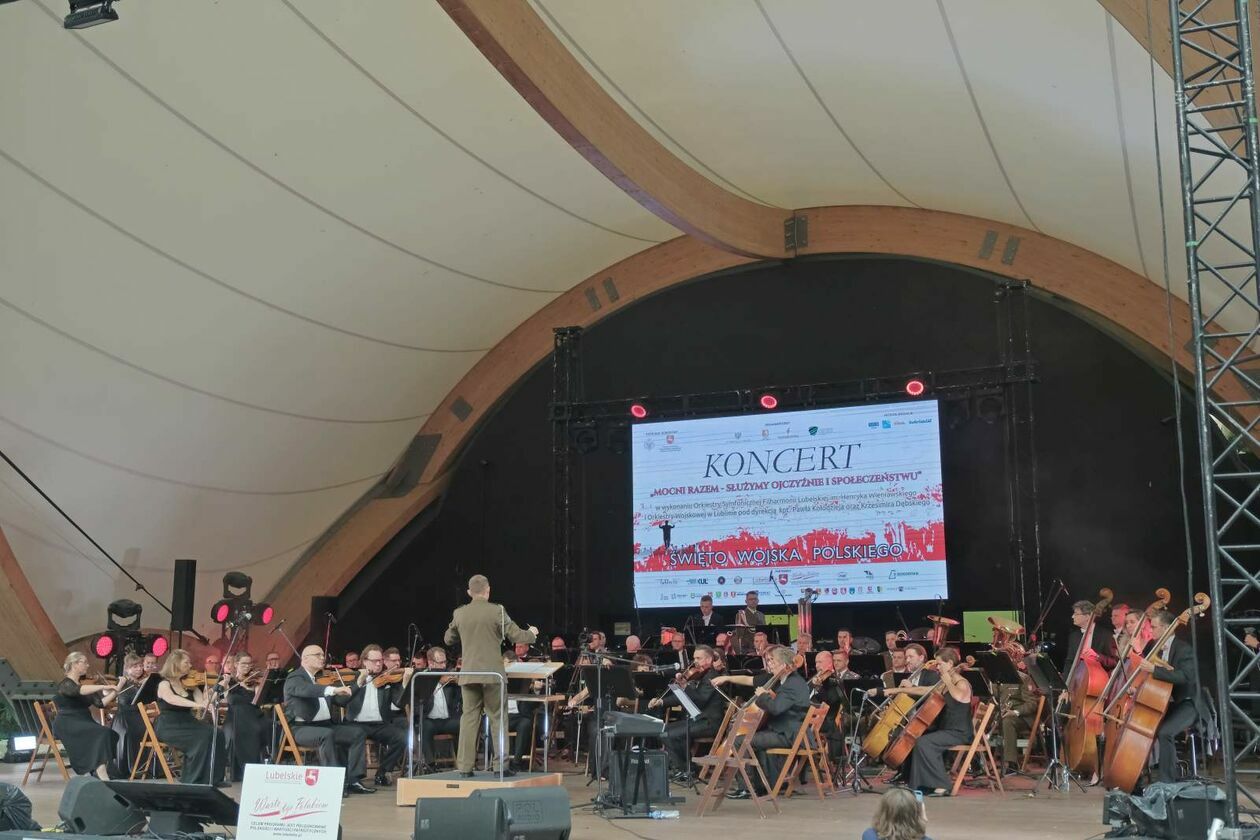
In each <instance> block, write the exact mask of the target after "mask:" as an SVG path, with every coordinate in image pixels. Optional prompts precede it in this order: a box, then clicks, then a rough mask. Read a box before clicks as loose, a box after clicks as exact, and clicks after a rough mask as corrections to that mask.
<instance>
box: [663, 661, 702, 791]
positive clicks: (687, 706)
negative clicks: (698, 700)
mask: <svg viewBox="0 0 1260 840" xmlns="http://www.w3.org/2000/svg"><path fill="white" fill-rule="evenodd" d="M669 691H670V693H671V694H673V695H674V698H675V699H676V700H677V701H678V705H680V706H682V707H683V711H685V712H686V713H687V716H686V717H684V718H683V755H685V756H687V766H686V767H684V768H683V773H685V774H686V777H687V778H686V779H685V780H684V784H685V785H686V786H687V787H689V788H691V790H692V791H693V792H695V790H696V780H695V777H693V776H692V775H691V722H692V721H693V720H695V719H696V718H698V717H700V707H699V706H697V705H696V704H695V702H694V701H693V700H692V699H691V698H690V697H688V696H687V692H686V691H684V690H683V689H682V687H681V686H679V685H678V683H672V684H671V685H670V687H669Z"/></svg>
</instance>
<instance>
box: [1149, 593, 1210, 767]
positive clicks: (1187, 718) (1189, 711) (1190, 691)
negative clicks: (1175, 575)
mask: <svg viewBox="0 0 1260 840" xmlns="http://www.w3.org/2000/svg"><path fill="white" fill-rule="evenodd" d="M1176 621H1177V619H1176V617H1175V616H1174V615H1173V614H1172V613H1171V612H1169V611H1168V610H1156V611H1155V612H1154V613H1153V614H1152V615H1151V631H1152V632H1153V633H1154V635H1155V636H1161V635H1163V634H1164V631H1166V630H1167V629H1168V628H1169V627H1171V626H1173V624H1174V623H1175V622H1176ZM1153 645H1154V642H1151V643H1149V644H1148V645H1147V647H1148V650H1147V654H1148V655H1150V654H1151V653H1154V654H1155V655H1156V656H1158V657H1159V658H1160V659H1161V660H1163V662H1164V663H1167V664H1156V663H1154V662H1152V661H1150V660H1149V659H1147V660H1144V661H1143V662H1142V664H1141V666H1140V667H1141V668H1142V670H1144V671H1149V672H1150V674H1151V678H1152V679H1156V680H1160V681H1162V682H1166V683H1172V697H1171V699H1170V700H1169V703H1168V711H1167V712H1166V713H1165V714H1164V719H1163V721H1162V722H1161V723H1160V724H1159V729H1157V730H1156V731H1155V743H1156V748H1157V753H1158V755H1157V757H1156V758H1157V760H1158V762H1159V780H1160V781H1161V782H1175V781H1176V780H1177V747H1176V741H1175V739H1176V737H1177V736H1178V735H1179V734H1181V733H1182V732H1183V731H1185V730H1186V729H1188V728H1189V727H1191V726H1194V725H1195V724H1196V723H1197V722H1198V720H1199V712H1198V708H1197V706H1196V703H1195V696H1194V691H1195V682H1196V671H1197V666H1196V665H1195V661H1194V650H1193V649H1192V648H1191V647H1190V645H1188V644H1187V643H1186V642H1184V641H1182V640H1181V639H1179V638H1177V637H1176V636H1175V635H1174V636H1172V637H1171V638H1170V639H1169V640H1168V642H1167V643H1165V644H1164V647H1163V649H1161V650H1158V651H1151V650H1149V648H1150V647H1152V646H1153Z"/></svg>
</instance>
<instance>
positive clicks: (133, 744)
mask: <svg viewBox="0 0 1260 840" xmlns="http://www.w3.org/2000/svg"><path fill="white" fill-rule="evenodd" d="M146 679H148V675H147V674H145V672H144V660H143V659H142V658H141V657H139V656H136V655H135V654H133V653H129V654H127V656H126V657H125V658H124V659H123V680H122V682H121V683H119V684H118V692H117V693H116V694H115V695H114V699H115V700H116V701H117V703H118V707H117V708H116V709H115V710H114V719H113V721H112V722H111V723H110V729H113V730H114V731H115V732H116V733H118V771H119V772H120V773H128V774H129V773H130V772H131V768H132V766H133V765H134V764H135V762H136V756H137V755H139V753H140V741H141V739H143V738H144V721H143V720H141V719H140V709H139V708H138V707H137V706H136V697H138V696H139V694H140V686H142V685H144V682H145V680H146Z"/></svg>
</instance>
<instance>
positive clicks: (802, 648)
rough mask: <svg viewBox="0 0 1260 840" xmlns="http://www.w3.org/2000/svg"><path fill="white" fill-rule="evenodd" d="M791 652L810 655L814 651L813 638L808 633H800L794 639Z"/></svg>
mask: <svg viewBox="0 0 1260 840" xmlns="http://www.w3.org/2000/svg"><path fill="white" fill-rule="evenodd" d="M792 650H793V651H795V652H796V653H812V652H813V650H814V637H813V636H811V635H810V634H808V633H801V634H800V635H799V636H797V637H796V642H795V643H794V644H793V645H792Z"/></svg>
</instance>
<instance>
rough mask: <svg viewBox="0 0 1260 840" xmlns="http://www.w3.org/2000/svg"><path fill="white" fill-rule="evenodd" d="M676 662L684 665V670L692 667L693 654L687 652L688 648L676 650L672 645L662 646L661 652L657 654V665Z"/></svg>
mask: <svg viewBox="0 0 1260 840" xmlns="http://www.w3.org/2000/svg"><path fill="white" fill-rule="evenodd" d="M675 663H677V664H679V665H682V667H683V670H684V671H685V670H687V669H688V668H690V667H691V654H690V653H688V652H687V649H686V648H683V649H682V650H674V649H673V648H672V647H666V648H661V650H660V652H658V653H657V654H656V664H657V665H673V664H675Z"/></svg>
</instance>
